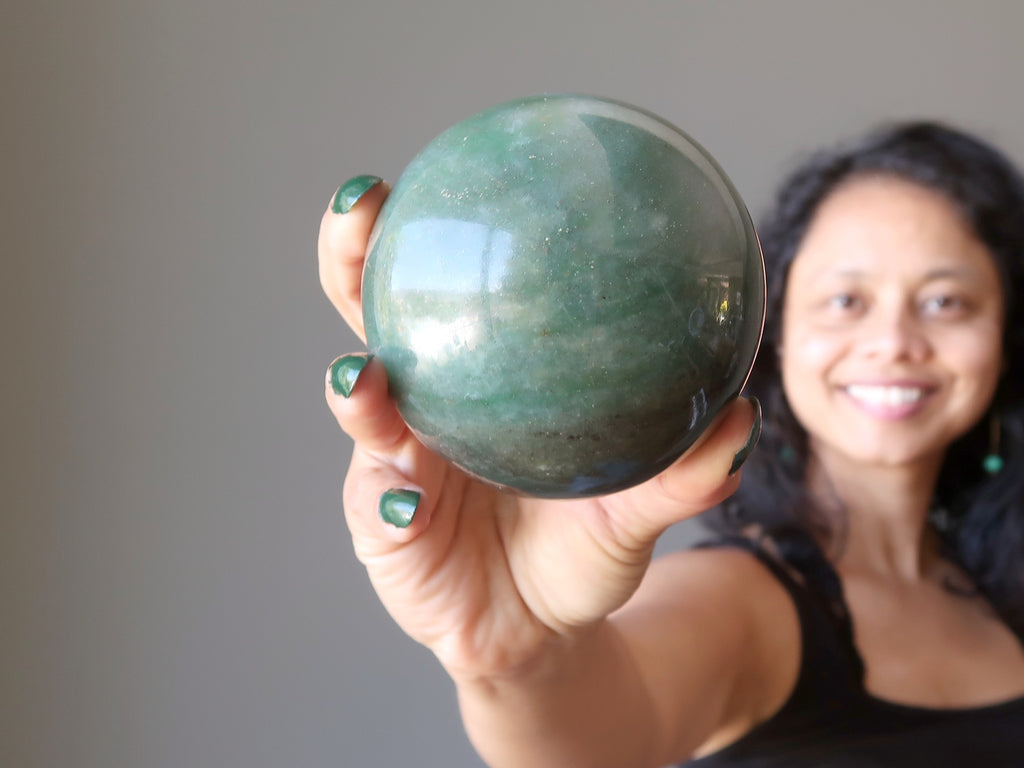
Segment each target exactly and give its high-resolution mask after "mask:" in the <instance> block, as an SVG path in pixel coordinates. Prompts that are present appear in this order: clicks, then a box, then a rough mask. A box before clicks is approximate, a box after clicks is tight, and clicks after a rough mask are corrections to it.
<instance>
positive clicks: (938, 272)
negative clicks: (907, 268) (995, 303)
mask: <svg viewBox="0 0 1024 768" xmlns="http://www.w3.org/2000/svg"><path fill="white" fill-rule="evenodd" d="M822 274H831V275H833V276H835V277H846V278H862V277H867V276H868V275H869V274H870V272H869V271H867V270H864V269H856V268H849V269H839V270H836V271H835V272H831V273H829V272H828V271H827V270H826V271H824V272H823V273H822ZM977 275H978V270H977V269H974V268H973V267H970V266H957V267H939V268H936V269H933V270H930V271H929V272H927V273H925V276H924V279H925V282H928V281H930V280H942V279H944V278H964V277H966V278H974V277H977Z"/></svg>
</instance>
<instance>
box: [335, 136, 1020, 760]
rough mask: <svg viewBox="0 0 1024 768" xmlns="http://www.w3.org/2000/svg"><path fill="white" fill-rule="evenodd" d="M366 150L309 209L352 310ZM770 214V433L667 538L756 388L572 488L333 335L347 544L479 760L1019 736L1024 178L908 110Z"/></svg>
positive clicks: (953, 747)
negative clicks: (444, 423) (493, 471)
mask: <svg viewBox="0 0 1024 768" xmlns="http://www.w3.org/2000/svg"><path fill="white" fill-rule="evenodd" d="M375 182H376V180H375V179H373V178H370V177H362V178H361V179H357V180H354V181H353V182H352V183H350V184H348V185H346V186H345V187H343V188H342V189H341V190H339V193H338V195H337V197H336V199H335V203H334V205H333V206H332V209H331V210H329V211H328V212H327V213H326V214H325V215H324V219H323V222H322V225H321V233H320V273H321V281H322V284H323V286H324V288H325V291H326V292H327V295H328V296H329V297H330V298H331V300H332V301H333V302H334V304H335V306H336V307H337V308H338V309H339V311H340V312H341V313H342V315H343V316H344V317H345V319H346V320H347V321H348V322H349V324H350V325H351V326H352V327H353V328H354V329H355V330H356V332H357V333H361V317H360V312H359V286H360V273H361V268H362V256H363V253H364V249H365V243H366V239H367V237H368V233H369V228H370V226H371V225H372V221H373V218H374V216H375V215H376V211H377V210H378V209H379V206H380V204H381V203H382V201H383V199H384V197H385V196H386V193H387V190H386V187H385V186H384V185H383V184H379V183H375ZM762 236H763V245H764V248H765V258H766V263H767V267H768V273H769V310H768V313H769V314H768V326H767V327H766V334H765V342H764V345H763V347H762V350H761V352H760V354H759V357H758V362H757V364H756V366H755V371H754V374H753V376H752V378H751V390H752V391H753V392H754V393H756V394H757V395H758V396H759V397H760V398H761V399H762V400H763V402H764V403H765V417H764V425H763V427H764V444H763V446H762V448H761V450H759V451H757V452H755V453H754V454H753V458H752V459H751V461H750V462H749V465H748V466H747V467H746V469H745V474H746V475H747V477H746V478H745V480H744V483H743V485H742V487H740V488H739V493H737V494H736V495H735V497H734V498H733V499H732V500H730V501H729V502H728V503H727V504H725V505H724V506H722V507H721V508H720V510H719V511H718V512H717V513H716V514H717V516H716V519H715V526H716V528H717V529H718V531H719V535H718V536H716V538H715V539H713V540H712V541H710V542H709V543H708V545H707V546H702V547H698V548H695V549H693V550H691V551H688V552H680V553H675V554H672V555H669V556H666V557H663V558H659V559H658V560H657V561H656V562H654V563H653V564H652V563H650V557H651V552H652V549H653V546H654V542H655V540H656V538H657V536H658V535H659V534H660V533H661V532H662V531H663V530H664V529H665V528H666V527H667V526H669V525H671V524H672V523H674V522H677V521H679V520H683V519H685V518H688V517H692V516H694V515H696V514H698V513H699V512H701V511H703V510H706V509H709V508H711V507H715V506H716V505H720V504H722V502H723V501H725V500H726V499H727V498H728V497H729V496H730V495H731V494H733V492H734V491H736V490H737V487H738V485H739V474H740V473H738V472H736V471H735V470H737V469H738V467H739V465H741V464H742V463H743V461H744V459H746V458H747V457H748V455H750V453H751V448H752V446H753V443H754V442H755V441H756V440H757V435H758V432H759V431H760V429H761V417H760V410H759V407H758V406H757V401H756V400H752V401H747V400H742V399H741V400H739V401H737V402H736V403H734V404H733V405H732V406H730V407H729V408H728V409H727V410H726V411H725V413H724V416H723V418H722V419H721V420H720V421H719V423H718V424H717V426H716V427H715V429H714V430H713V431H712V433H711V434H710V435H709V436H708V437H707V439H706V440H704V441H703V442H702V443H700V445H699V446H698V447H697V448H696V449H694V450H692V451H691V452H689V453H688V454H687V455H686V456H684V457H683V458H682V459H681V460H680V461H678V462H676V463H675V464H674V465H673V466H672V467H670V468H669V469H668V470H666V471H665V472H664V473H662V474H661V475H659V476H658V477H656V478H654V479H653V480H651V481H649V482H647V483H644V484H642V485H640V486H637V487H635V488H632V489H629V490H627V491H623V492H621V493H618V494H614V495H612V496H608V497H604V498H599V499H586V500H579V501H571V502H564V501H562V502H552V501H543V500H536V499H520V498H516V497H511V496H507V495H503V494H501V493H499V492H497V491H495V490H493V489H490V488H488V487H485V486H482V485H480V484H477V483H475V482H474V481H472V480H470V479H468V478H467V477H465V476H464V475H462V474H461V473H460V472H459V471H458V470H456V469H454V468H453V467H451V466H449V465H446V464H445V463H444V462H443V461H441V460H440V459H438V458H437V457H435V456H433V455H431V454H429V453H428V452H427V451H425V449H423V448H422V447H421V446H419V444H418V443H417V442H416V440H415V439H414V438H413V437H412V436H411V435H410V433H409V432H408V430H407V429H406V428H405V426H404V424H403V423H402V421H401V419H400V418H399V417H398V415H397V412H396V411H395V409H394V406H393V404H391V403H390V401H389V400H388V398H387V383H386V374H385V372H384V370H383V367H382V366H381V364H380V363H379V361H369V362H367V358H366V357H365V356H361V355H349V356H346V357H343V358H339V359H338V360H337V361H335V363H334V364H333V365H332V366H331V369H330V370H329V372H328V386H327V399H328V402H329V404H330V407H331V409H332V411H333V412H334V414H335V416H336V417H337V419H338V421H339V423H340V425H341V426H342V428H343V429H345V431H346V432H348V433H349V435H351V436H352V438H353V439H354V440H355V450H354V454H353V460H352V466H351V469H350V472H349V475H348V478H347V480H346V485H345V513H346V517H347V520H348V523H349V526H350V528H351V531H352V535H353V538H354V542H355V547H356V552H357V554H358V556H359V557H360V559H361V560H362V561H363V562H364V564H365V565H366V567H367V570H368V572H369V574H370V577H371V579H372V581H373V583H374V585H375V588H376V589H377V591H378V593H379V595H380V597H381V599H382V601H383V602H384V604H385V605H386V606H387V608H388V610H389V611H390V612H391V614H392V615H393V616H394V617H395V619H396V620H397V621H398V622H399V624H400V625H401V626H402V627H403V628H404V629H405V631H406V632H408V633H409V634H410V635H411V636H412V637H413V638H414V639H416V640H417V641H419V642H421V643H423V644H424V645H426V646H427V647H429V648H430V649H431V650H432V651H433V652H434V653H435V654H436V655H437V657H438V659H439V660H440V661H441V663H442V664H443V665H444V667H445V668H446V670H447V671H448V673H449V674H450V675H451V676H452V678H453V680H454V681H455V683H456V687H457V691H458V696H459V702H460V706H461V711H462V714H463V719H464V722H465V725H466V729H467V732H468V733H469V736H470V738H471V739H472V741H473V743H474V745H475V746H476V748H477V750H478V751H479V752H480V754H481V756H482V757H483V758H484V760H486V761H487V762H488V763H489V764H491V765H495V766H503V765H509V766H527V765H528V766H546V765H552V766H568V765H571V766H659V765H665V764H669V763H674V762H681V761H684V760H687V759H695V764H701V765H706V766H712V765H757V766H773V765H786V766H803V765H815V766H817V765H837V766H843V765H885V766H888V765H899V766H906V765H917V764H922V765H923V764H929V765H936V764H940V765H956V764H968V763H969V764H985V765H1010V764H1020V763H1021V762H1022V761H1024V652H1022V646H1021V639H1020V638H1021V636H1022V634H1024V607H1022V606H1024V571H1022V567H1024V550H1022V542H1024V535H1022V521H1024V514H1022V513H1024V510H1022V509H1021V507H1022V504H1024V490H1022V481H1024V464H1022V462H1024V457H1022V452H1021V444H1022V440H1024V319H1022V309H1021V306H1020V303H1021V302H1020V300H1018V298H1017V297H1019V296H1022V295H1024V280H1022V268H1024V267H1022V265H1024V187H1022V182H1021V180H1020V178H1019V176H1018V174H1017V173H1016V171H1015V170H1014V169H1013V168H1012V167H1011V166H1010V165H1009V164H1008V163H1007V162H1006V161H1005V160H1004V159H1003V158H1002V156H1001V155H999V154H998V153H997V152H996V151H995V150H993V149H991V148H990V147H988V146H986V145H984V144H982V143H980V142H978V141H976V140H975V139H973V138H971V137H969V136H966V135H964V134H961V133H957V132H955V131H952V130H950V129H947V128H944V127H942V126H937V125H930V124H916V125H904V126H896V127H894V128H892V129H889V130H886V131H883V132H880V133H878V134H875V135H873V136H871V137H869V138H868V139H867V140H865V141H864V142H862V143H860V144H858V145H855V146H852V147H849V148H844V149H841V150H839V151H837V152H834V153H830V154H827V155H821V156H817V157H815V158H813V159H812V160H811V161H810V162H809V163H808V164H807V166H805V168H804V169H802V170H801V171H799V172H797V173H796V174H795V175H794V176H793V177H792V178H791V179H790V180H789V182H788V183H787V184H786V185H785V186H784V188H783V190H782V193H781V194H780V197H779V205H778V211H777V212H776V214H775V216H774V217H773V218H772V220H771V221H770V222H769V223H768V224H767V225H766V226H765V228H764V229H763V231H762ZM1000 464H1001V466H1000ZM648 566H650V567H648Z"/></svg>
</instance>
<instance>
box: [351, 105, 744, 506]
mask: <svg viewBox="0 0 1024 768" xmlns="http://www.w3.org/2000/svg"><path fill="white" fill-rule="evenodd" d="M363 313H364V320H365V326H366V336H367V342H368V344H369V347H370V351H371V352H372V353H374V354H375V355H377V356H378V357H379V358H380V359H381V360H382V361H383V362H384V365H385V367H386V368H387V372H388V376H389V380H390V386H391V392H392V395H393V397H394V398H395V399H396V401H397V404H398V408H399V410H400V412H401V414H402V416H403V418H404V419H405V421H406V422H407V423H408V424H409V426H410V427H411V428H412V430H413V431H414V433H415V434H416V435H417V436H418V437H419V439H420V440H421V441H422V442H423V443H424V444H425V445H426V446H427V447H428V448H431V449H432V450H434V451H436V452H437V453H439V454H441V455H442V456H444V457H446V458H448V459H449V460H451V461H452V462H453V463H455V464H456V465H458V466H459V467H461V468H462V469H464V470H465V471H466V472H468V473H470V474H472V475H474V476H476V477H478V478H480V479H482V480H485V481H487V482H489V483H491V484H493V485H497V486H500V487H504V488H510V489H515V490H517V491H519V492H522V493H526V494H531V495H535V496H544V497H552V498H569V497H579V496H592V495H597V494H605V493H611V492H613V491H617V490H621V489H623V488H627V487H629V486H632V485H635V484H637V483H640V482H642V481H644V480H646V479H648V478H650V477H652V476H654V475H655V474H657V473H658V472H660V471H661V470H662V469H664V468H665V467H667V466H668V465H669V464H670V463H672V461H674V460H675V459H676V458H677V457H678V456H680V455H681V454H682V453H683V452H684V451H685V450H686V449H687V448H688V447H689V446H690V445H692V444H693V443H694V441H695V440H696V439H697V438H698V437H699V435H700V434H701V432H702V431H703V430H704V429H705V428H706V427H707V426H708V425H709V424H710V423H711V421H712V420H713V419H714V417H715V415H716V414H717V413H718V411H719V410H720V409H721V408H722V406H724V405H725V404H726V403H728V402H729V401H730V400H732V399H733V398H735V397H736V396H737V395H738V394H739V392H740V389H741V388H742V386H743V384H744V382H745V380H746V377H747V374H748V373H749V371H750V367H751V365H752V363H753V360H754V355H755V353H756V351H757V347H758V344H759V341H760V337H761V329H762V325H763V321H764V266H763V262H762V259H761V251H760V248H759V246H758V243H757V237H756V235H755V234H754V228H753V225H752V224H751V221H750V217H749V215H748V213H747V210H746V208H745V206H744V205H743V202H742V200H741V199H740V197H739V195H738V194H737V193H736V190H735V189H734V188H733V186H732V184H731V183H730V182H729V180H728V179H727V178H726V176H725V174H724V173H723V172H722V170H721V169H720V168H719V167H718V165H717V164H716V163H715V161H714V159H713V158H712V157H711V156H710V155H708V153H707V152H706V151H705V150H704V149H702V148H701V147H700V146H699V145H698V144H697V143H696V142H695V141H694V140H693V139H691V138H689V137H688V136H686V135H685V134H683V133H682V132H680V131H679V130H678V129H677V128H675V127H673V126H672V125H670V124H669V123H667V122H665V121H664V120H662V119H660V118H658V117H656V116H654V115H652V114H650V113H648V112H645V111H642V110H639V109H637V108H635V107H631V106H628V105H625V104H621V103H618V102H614V101H609V100H606V99H598V98H593V97H586V96H571V95H569V96H537V97H533V98H527V99H522V100H519V101H513V102H510V103H507V104H502V105H500V106H497V107H494V108H492V109H489V110H486V111H484V112H481V113H479V114H477V115H475V116H473V117H471V118H469V119H467V120H465V121H463V122H461V123H459V124H457V125H455V126H454V127H452V128H450V129H449V130H447V131H446V132H444V133H443V134H441V135H440V136H439V137H438V138H436V139H435V140H434V141H433V142H431V143H430V144H429V145H428V146H427V147H426V148H425V149H424V150H423V151H422V152H421V153H420V155H419V156H418V157H416V159H415V160H414V161H413V162H412V163H411V164H410V165H409V167H408V168H407V169H406V170H405V171H404V172H403V173H402V175H401V177H400V178H399V179H398V181H397V183H396V184H395V186H394V189H393V190H392V192H391V195H390V197H389V198H388V200H387V202H386V203H385V205H384V208H383V209H382V211H381V213H380V216H379V218H378V219H377V223H376V226H375V228H374V231H373V233H372V234H371V237H370V246H369V252H368V256H367V262H366V268H365V272H364V276H363Z"/></svg>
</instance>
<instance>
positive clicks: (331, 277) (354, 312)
mask: <svg viewBox="0 0 1024 768" xmlns="http://www.w3.org/2000/svg"><path fill="white" fill-rule="evenodd" d="M389 191H390V187H388V185H387V184H385V183H384V182H382V181H381V180H380V179H379V178H378V177H376V176H356V177H355V178H352V179H350V180H349V181H347V182H345V184H343V185H342V186H341V187H340V188H339V189H338V192H337V193H336V194H335V196H334V200H333V201H332V202H331V205H330V206H328V208H327V210H326V211H325V212H324V215H323V218H322V219H321V220H320V235H319V237H318V239H317V259H318V262H319V267H320V285H321V286H322V287H323V290H324V293H325V294H326V295H327V298H328V299H330V301H331V304H333V305H334V308H335V309H337V310H338V312H339V313H340V314H341V316H342V318H344V320H345V322H346V323H348V325H349V327H350V328H351V329H352V330H353V331H355V333H356V335H357V336H358V337H359V338H360V339H362V340H363V341H364V342H365V341H366V334H365V332H364V330H363V308H362V300H361V292H362V282H363V263H364V262H365V261H366V246H367V242H368V241H369V239H370V230H371V229H373V223H374V221H376V219H377V213H378V212H379V211H380V207H381V205H383V204H384V200H385V198H386V197H387V196H388V192H389Z"/></svg>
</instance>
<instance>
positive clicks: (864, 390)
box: [846, 384, 924, 406]
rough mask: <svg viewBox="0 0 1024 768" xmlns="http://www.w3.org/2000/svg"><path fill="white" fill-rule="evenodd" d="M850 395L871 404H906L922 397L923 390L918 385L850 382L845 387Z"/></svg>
mask: <svg viewBox="0 0 1024 768" xmlns="http://www.w3.org/2000/svg"><path fill="white" fill-rule="evenodd" d="M846 391H847V392H848V393H849V395H850V397H853V398H856V399H857V400H861V401H863V402H865V403H870V404H871V405H890V406H896V405H907V404H908V403H916V402H917V401H918V400H920V399H921V398H922V397H924V390H923V389H920V388H918V387H876V386H869V385H867V384H851V385H850V386H848V387H847V388H846Z"/></svg>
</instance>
